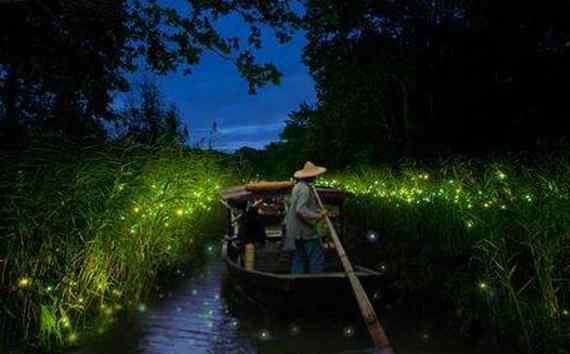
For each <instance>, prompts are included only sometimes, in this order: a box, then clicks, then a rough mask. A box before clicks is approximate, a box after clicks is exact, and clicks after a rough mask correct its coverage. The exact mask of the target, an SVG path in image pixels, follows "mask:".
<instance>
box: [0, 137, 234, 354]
mask: <svg viewBox="0 0 570 354" xmlns="http://www.w3.org/2000/svg"><path fill="white" fill-rule="evenodd" d="M1 163H2V164H3V166H4V168H3V169H2V173H1V174H0V191H1V193H0V201H1V205H2V208H0V216H1V218H2V220H3V222H2V225H1V226H0V260H2V262H1V263H0V271H1V272H0V292H1V293H2V302H1V304H0V328H2V331H3V333H6V334H7V333H16V334H17V335H18V337H17V340H19V341H25V342H28V344H34V343H38V342H39V344H40V345H41V346H42V349H46V350H47V349H49V348H51V349H54V348H59V347H61V346H62V345H73V344H76V343H77V342H78V341H80V340H81V339H82V338H84V337H86V336H89V335H90V334H95V335H98V334H101V333H103V332H104V331H105V330H106V329H107V328H109V327H110V325H111V323H112V322H113V319H114V318H116V316H118V315H119V314H120V313H121V312H122V310H123V309H126V308H129V309H131V310H136V309H137V307H139V310H140V308H143V309H144V306H143V305H141V304H144V303H145V302H146V301H149V300H151V299H152V295H153V294H155V295H156V293H157V289H158V287H159V285H160V283H161V282H160V280H161V277H162V276H163V275H164V274H167V273H173V272H174V270H175V269H180V268H181V267H184V266H185V265H187V264H188V263H191V264H192V265H194V266H196V265H197V264H198V263H199V260H200V256H201V255H203V254H205V252H207V251H206V250H207V249H208V248H209V247H210V246H212V245H213V244H214V243H215V242H216V239H217V238H218V237H219V235H221V232H222V230H220V229H219V228H220V227H221V226H222V223H219V222H217V221H216V222H214V221H215V220H218V218H220V217H221V216H222V214H221V208H220V207H219V203H216V201H217V198H216V195H217V191H218V189H219V188H220V187H222V186H223V185H225V184H226V183H228V182H227V181H229V180H231V179H232V176H231V174H230V173H229V172H228V171H227V170H224V169H222V161H221V160H220V158H219V157H216V156H214V155H211V154H207V153H203V152H200V151H189V150H186V149H184V148H182V147H180V146H177V145H171V144H169V145H163V146H159V145H154V146H142V145H117V144H111V145H106V146H96V147H90V148H82V147H80V146H77V145H68V146H61V145H52V144H45V145H34V146H33V147H32V148H30V149H28V150H26V151H25V152H23V153H21V154H20V155H4V156H2V160H1ZM167 271H168V272H167ZM8 339H9V338H7V337H4V336H3V337H2V341H5V340H8Z"/></svg>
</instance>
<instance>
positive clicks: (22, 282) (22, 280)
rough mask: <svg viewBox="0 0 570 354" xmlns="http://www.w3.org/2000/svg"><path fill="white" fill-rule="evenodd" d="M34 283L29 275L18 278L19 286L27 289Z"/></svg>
mask: <svg viewBox="0 0 570 354" xmlns="http://www.w3.org/2000/svg"><path fill="white" fill-rule="evenodd" d="M31 284H32V280H31V279H30V278H28V277H22V278H20V280H18V287H20V288H22V289H25V288H28V287H29V286H30V285H31Z"/></svg>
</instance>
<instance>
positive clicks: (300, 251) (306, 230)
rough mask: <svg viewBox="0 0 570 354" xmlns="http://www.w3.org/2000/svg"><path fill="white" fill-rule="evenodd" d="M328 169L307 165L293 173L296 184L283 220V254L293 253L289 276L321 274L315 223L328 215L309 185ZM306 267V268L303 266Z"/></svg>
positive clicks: (321, 258) (320, 259) (321, 261)
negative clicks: (285, 252)
mask: <svg viewBox="0 0 570 354" xmlns="http://www.w3.org/2000/svg"><path fill="white" fill-rule="evenodd" d="M326 171H327V169H326V168H325V167H320V166H315V165H314V164H313V163H312V162H310V161H307V162H306V163H305V166H304V167H303V169H302V170H298V171H297V172H295V174H294V177H295V179H297V183H296V184H295V186H294V187H293V191H292V192H291V197H290V201H289V208H288V210H287V215H286V216H285V238H284V241H283V250H284V251H289V252H291V251H292V252H293V259H292V262H291V273H295V274H297V273H320V272H322V271H323V270H324V256H323V251H322V249H321V239H320V236H319V234H318V232H317V228H316V226H317V222H318V221H319V220H321V219H323V218H324V217H325V215H328V214H327V212H326V211H324V210H322V211H321V210H319V206H318V204H317V201H316V199H315V196H314V195H313V191H312V189H311V188H312V185H311V184H312V183H313V182H314V180H315V178H316V177H317V176H319V175H321V174H323V173H325V172H326ZM306 263H307V265H308V268H309V269H308V270H307V269H306V268H307V267H306V266H305V265H306Z"/></svg>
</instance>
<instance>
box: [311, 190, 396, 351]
mask: <svg viewBox="0 0 570 354" xmlns="http://www.w3.org/2000/svg"><path fill="white" fill-rule="evenodd" d="M311 189H312V191H313V193H314V195H315V198H316V199H317V202H318V203H319V206H320V208H321V209H322V210H324V208H325V207H324V205H323V202H322V201H321V197H320V196H319V193H318V192H317V190H316V188H315V186H313V185H311ZM325 220H326V222H327V225H328V227H329V230H330V232H331V237H332V239H333V242H334V245H335V248H336V251H337V253H338V256H339V257H340V260H341V262H342V266H343V268H344V271H345V273H346V276H347V277H348V280H349V281H350V285H351V286H352V290H353V292H354V296H355V297H356V301H357V302H358V306H359V307H360V313H361V314H362V317H363V318H364V322H365V323H366V326H367V327H368V332H369V333H370V336H371V337H372V341H373V342H374V345H375V346H376V349H377V350H378V354H394V350H393V349H392V346H391V344H390V341H389V340H388V337H387V336H386V333H385V332H384V328H382V325H381V324H380V321H379V320H378V316H376V311H374V307H372V304H371V303H370V299H369V298H368V295H366V291H364V288H363V287H362V284H361V283H360V280H358V277H357V276H356V275H355V274H354V269H353V267H352V264H351V263H350V260H349V259H348V256H347V254H346V252H345V251H344V247H342V244H341V243H340V239H339V237H338V234H337V233H336V230H335V228H334V226H333V224H332V222H331V220H330V219H329V217H328V215H325Z"/></svg>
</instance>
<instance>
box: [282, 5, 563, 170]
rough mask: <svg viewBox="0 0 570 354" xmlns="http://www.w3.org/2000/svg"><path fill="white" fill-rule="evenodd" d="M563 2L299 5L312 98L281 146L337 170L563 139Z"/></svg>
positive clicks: (293, 120)
mask: <svg viewBox="0 0 570 354" xmlns="http://www.w3.org/2000/svg"><path fill="white" fill-rule="evenodd" d="M564 6H565V4H564V2H562V1H552V2H548V3H545V4H541V5H540V6H539V5H537V4H535V3H523V2H515V1H491V0H483V1H481V0H477V1H474V0H453V1H442V0H437V1H431V0H430V1H426V0H402V1H391V0H374V1H370V0H357V1H335V2H331V1H324V0H309V1H307V2H306V7H307V15H306V17H305V19H304V24H305V28H306V30H307V33H308V34H307V38H308V44H307V46H306V48H305V50H304V60H305V63H306V64H307V65H308V67H309V69H310V72H311V74H312V76H313V77H314V79H315V82H316V85H317V95H318V102H317V103H316V104H315V105H314V107H307V106H303V107H301V108H300V109H299V110H298V111H297V112H295V113H293V114H292V115H291V116H290V119H289V121H288V124H287V127H286V129H285V132H284V133H283V136H282V137H283V138H284V142H283V143H284V144H286V145H287V144H288V146H289V149H284V150H285V151H291V152H293V153H294V154H299V146H304V148H303V152H302V153H303V154H302V155H298V156H299V158H298V159H299V160H303V159H314V160H318V161H322V162H326V163H328V164H329V165H333V166H345V165H347V164H350V163H351V162H352V161H386V160H388V161H390V160H397V159H400V158H402V157H414V158H433V157H436V156H445V155H448V154H449V153H461V154H466V155H481V154H487V153H489V152H498V151H519V150H536V149H541V148H542V147H543V146H544V145H545V144H546V143H548V144H551V143H552V142H554V141H561V140H563V139H566V138H567V136H568V131H570V129H569V128H570V124H569V120H568V118H567V117H568V116H569V113H570V107H569V106H568V105H567V104H566V102H565V99H564V96H565V93H566V92H568V90H569V89H570V70H569V69H568V66H567V63H568V62H569V61H568V60H569V59H570V24H569V23H568V21H566V20H565V19H564V18H563V16H561V14H562V13H564V10H563V9H564ZM282 150H283V149H282ZM299 162H300V161H299Z"/></svg>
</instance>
